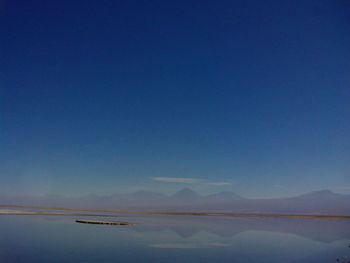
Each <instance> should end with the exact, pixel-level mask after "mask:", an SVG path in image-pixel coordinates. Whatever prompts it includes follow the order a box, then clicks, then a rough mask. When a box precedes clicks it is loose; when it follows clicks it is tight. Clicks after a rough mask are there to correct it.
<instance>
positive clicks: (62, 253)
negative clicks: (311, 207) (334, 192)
mask: <svg viewBox="0 0 350 263" xmlns="http://www.w3.org/2000/svg"><path fill="white" fill-rule="evenodd" d="M119 216H120V220H122V221H130V222H137V223H139V225H137V226H105V225H84V224H77V223H75V222H74V220H75V219H78V218H75V217H74V218H73V217H59V216H44V217H43V216H39V217H36V216H1V217H0V233H1V235H0V247H1V249H0V262H5V263H9V262H29V263H31V262H162V263H171V262H199V261H200V262H204V263H206V262H230V263H232V262H243V263H248V262H250V263H252V262H253V263H254V262H261V263H265V262H266V263H267V262H268V263H274V262H276V263H277V262H298V263H303V262H305V263H306V262H308V263H309V262H311V263H313V262H318V263H319V262H336V259H337V258H340V259H342V258H345V257H346V256H350V253H349V252H350V248H348V245H349V244H350V240H349V237H350V235H349V234H350V233H349V231H350V222H349V221H340V220H318V219H314V220H306V219H278V218H223V217H191V216H143V215H132V216H130V215H119ZM111 220H116V218H111Z"/></svg>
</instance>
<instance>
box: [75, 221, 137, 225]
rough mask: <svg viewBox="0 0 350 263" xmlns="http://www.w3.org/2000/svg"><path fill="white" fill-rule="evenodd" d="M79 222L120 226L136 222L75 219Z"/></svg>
mask: <svg viewBox="0 0 350 263" xmlns="http://www.w3.org/2000/svg"><path fill="white" fill-rule="evenodd" d="M75 222H77V223H83V224H95V225H118V226H134V225H136V224H135V223H129V222H113V221H100V220H75Z"/></svg>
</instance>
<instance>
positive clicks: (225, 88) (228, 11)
mask: <svg viewBox="0 0 350 263" xmlns="http://www.w3.org/2000/svg"><path fill="white" fill-rule="evenodd" d="M0 24H1V27H0V28H1V40H0V52H1V54H0V55H1V56H0V59H1V64H0V67H1V68H0V70H1V72H0V81H1V82H0V86H1V87H0V89H1V93H0V96H1V105H0V106H1V108H0V110H1V112H0V113H1V115H0V125H1V127H0V128H1V130H0V191H2V192H21V193H39V194H44V193H64V194H85V193H89V192H94V193H98V194H110V193H113V192H120V191H125V192H128V191H134V190H141V189H144V190H152V191H161V192H173V191H175V190H177V189H179V188H181V187H183V186H189V187H191V188H193V189H195V190H198V191H199V192H201V193H203V194H204V193H209V192H217V191H221V190H232V191H236V192H237V193H240V194H242V195H245V196H250V197H262V196H266V197H269V196H284V195H294V194H298V193H304V192H307V191H312V190H319V189H323V188H328V189H332V190H334V191H337V192H343V193H350V174H349V171H350V160H349V159H350V158H349V156H350V140H349V134H350V117H349V116H350V115H349V114H350V107H349V101H350V77H349V76H350V74H349V73H350V4H349V2H348V1H334V0H333V1H325V0H324V1H277V0H276V1H260V0H257V1H193V0H190V1H151V0H148V1H111V0H109V1H107V0H102V1H81V0H77V1H67V0H62V1H43V0H42V1H40V0H32V1H18V0H17V1H16V0H11V1H10V0H3V1H1V2H0ZM151 177H181V178H198V179H201V180H203V182H202V183H196V184H181V183H166V182H157V181H153V180H151V179H150V178H151ZM204 182H228V183H231V184H230V185H222V186H210V185H208V184H207V183H204Z"/></svg>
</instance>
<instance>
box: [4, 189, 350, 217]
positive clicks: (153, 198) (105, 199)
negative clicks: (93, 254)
mask: <svg viewBox="0 0 350 263" xmlns="http://www.w3.org/2000/svg"><path fill="white" fill-rule="evenodd" d="M0 203H1V204H22V205H46V206H67V207H82V208H111V209H142V210H155V209H157V210H167V211H205V212H232V213H307V214H325V215H329V214H334V215H350V196H349V195H343V194H337V193H333V192H331V191H329V190H321V191H315V192H311V193H306V194H304V195H300V196H296V197H289V198H270V199H248V198H244V197H241V196H239V195H237V194H235V193H233V192H220V193H216V194H211V195H207V196H201V195H199V194H197V193H196V192H195V191H193V190H191V189H189V188H184V189H181V190H180V191H178V192H176V193H175V194H173V195H170V196H169V195H165V194H161V193H154V192H147V191H138V192H135V193H129V194H113V195H109V196H98V195H94V194H89V195H87V196H83V197H79V198H77V197H74V198H73V197H66V196H62V195H45V196H5V195H3V196H0Z"/></svg>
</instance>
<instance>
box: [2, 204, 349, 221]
mask: <svg viewBox="0 0 350 263" xmlns="http://www.w3.org/2000/svg"><path fill="white" fill-rule="evenodd" d="M2 207H3V208H5V207H7V208H10V207H11V208H29V209H43V210H65V211H77V212H105V213H125V214H145V215H185V216H224V217H264V218H265V217H269V218H304V219H336V220H350V216H344V215H309V214H259V213H212V212H171V211H141V210H123V209H87V208H67V207H48V206H23V205H0V208H2ZM21 212H22V211H21ZM24 214H25V215H34V214H37V215H45V214H46V215H73V216H74V215H84V216H89V214H73V213H60V212H31V211H23V213H22V215H24ZM90 216H110V215H90ZM111 216H113V215H111Z"/></svg>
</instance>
